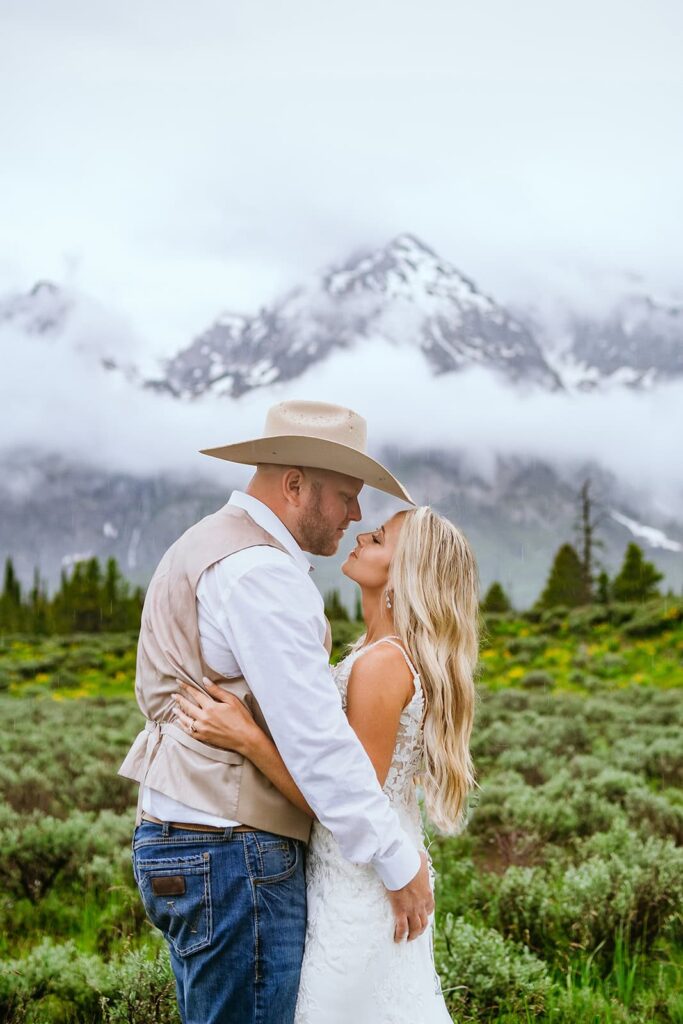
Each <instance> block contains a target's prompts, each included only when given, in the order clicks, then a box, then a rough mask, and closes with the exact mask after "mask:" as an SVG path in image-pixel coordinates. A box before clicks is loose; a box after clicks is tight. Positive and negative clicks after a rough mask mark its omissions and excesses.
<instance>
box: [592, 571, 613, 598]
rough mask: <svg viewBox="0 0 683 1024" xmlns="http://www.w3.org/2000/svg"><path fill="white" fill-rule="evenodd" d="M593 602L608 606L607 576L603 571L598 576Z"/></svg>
mask: <svg viewBox="0 0 683 1024" xmlns="http://www.w3.org/2000/svg"><path fill="white" fill-rule="evenodd" d="M595 600H596V601H597V602H598V604H609V602H610V582H609V576H608V575H607V573H606V572H605V571H604V569H603V571H602V572H601V573H600V575H599V576H598V589H597V590H596V592H595Z"/></svg>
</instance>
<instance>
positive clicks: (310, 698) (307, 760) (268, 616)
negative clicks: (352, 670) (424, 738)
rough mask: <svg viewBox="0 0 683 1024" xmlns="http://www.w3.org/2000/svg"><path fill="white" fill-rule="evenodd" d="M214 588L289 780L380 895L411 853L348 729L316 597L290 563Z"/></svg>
mask: <svg viewBox="0 0 683 1024" xmlns="http://www.w3.org/2000/svg"><path fill="white" fill-rule="evenodd" d="M273 556H274V557H273V558H272V560H271V559H269V564H268V565H267V567H266V566H265V565H260V566H257V567H254V568H251V569H249V570H247V571H246V572H245V573H243V574H242V575H240V576H239V578H238V579H237V580H234V579H233V580H232V581H231V582H230V584H229V585H226V586H224V587H221V601H220V610H219V623H218V624H219V626H220V628H221V631H222V633H223V634H224V636H225V639H226V641H227V643H228V644H229V646H230V648H231V649H232V651H233V653H234V655H235V658H236V660H237V662H238V664H239V666H240V669H241V671H242V673H243V674H244V677H245V679H246V680H247V682H248V684H249V687H250V688H251V690H252V692H253V694H254V696H255V697H256V699H257V701H258V702H259V705H260V707H261V710H262V712H263V715H264V717H265V719H266V721H267V723H268V728H269V729H270V731H271V733H272V736H273V739H274V741H275V744H276V745H277V748H278V750H279V751H280V754H281V756H282V758H283V760H284V762H285V764H286V765H287V768H288V769H289V771H290V773H291V775H292V777H293V778H294V781H295V782H296V784H297V786H298V787H299V789H300V790H301V792H302V793H303V794H304V796H305V798H306V800H307V801H308V803H309V805H310V807H311V808H312V810H313V811H314V812H315V814H316V816H317V818H318V820H319V821H320V822H322V824H323V825H325V826H326V827H327V828H328V829H329V830H330V831H331V832H332V834H333V835H334V837H335V839H336V840H337V842H338V843H339V846H340V848H341V850H342V853H343V854H344V856H345V857H346V858H347V859H348V860H350V861H352V862H355V863H363V864H372V866H373V867H374V868H375V870H376V871H377V874H378V875H379V877H380V878H381V880H382V882H383V883H384V885H385V886H386V887H387V889H400V888H402V887H403V886H404V885H406V884H407V883H408V882H409V881H410V880H411V879H412V878H414V876H415V875H416V874H417V872H418V870H419V867H420V856H419V853H418V851H417V849H416V847H415V844H414V843H413V842H412V841H411V839H410V838H409V837H408V835H407V834H406V833H405V832H404V830H403V829H402V828H401V825H400V823H399V820H398V817H397V815H396V812H395V811H394V809H393V808H392V806H391V804H390V802H389V799H388V797H387V796H386V794H385V793H384V792H383V791H382V789H381V787H380V785H379V782H378V780H377V776H376V774H375V770H374V767H373V765H372V762H371V761H370V758H369V757H368V755H367V754H366V752H365V750H364V749H363V747H362V745H361V743H360V741H359V740H358V737H357V736H356V734H355V733H354V731H353V730H352V728H351V726H350V725H349V723H348V721H347V718H346V715H345V714H344V712H343V710H342V707H341V702H340V698H339V692H338V690H337V688H336V686H335V683H334V680H333V679H332V676H331V673H330V668H329V664H328V658H327V652H326V650H325V648H324V646H323V642H322V641H323V634H322V633H321V630H323V628H324V616H323V612H322V599H321V598H320V595H319V593H318V591H317V589H316V588H315V585H314V584H313V582H312V581H311V580H310V579H308V578H307V576H306V575H305V574H304V573H303V572H302V571H301V569H300V568H299V567H297V566H296V565H295V564H294V562H293V561H292V560H291V559H290V558H288V557H283V556H282V554H281V553H280V552H276V551H273Z"/></svg>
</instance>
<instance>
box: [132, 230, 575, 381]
mask: <svg viewBox="0 0 683 1024" xmlns="http://www.w3.org/2000/svg"><path fill="white" fill-rule="evenodd" d="M365 339H367V340H370V341H371V340H373V339H374V340H377V339H383V340H384V341H388V342H389V343H390V344H392V345H395V346H397V347H398V346H401V347H410V348H413V349H415V350H416V351H417V352H419V353H420V354H421V355H422V357H423V358H425V359H426V360H427V362H428V363H429V365H430V366H431V369H432V371H433V372H434V373H435V374H441V373H449V372H453V371H458V370H462V369H466V368H467V367H469V366H485V367H488V368H490V369H491V370H493V371H494V372H498V373H501V374H502V375H503V376H505V377H507V378H508V379H510V380H512V381H524V382H526V383H529V384H537V385H541V386H543V387H546V388H549V389H551V390H555V389H557V388H559V387H561V384H560V381H559V379H558V377H557V375H556V374H555V373H554V371H553V370H552V369H551V368H550V367H549V366H548V364H547V362H546V361H545V359H544V357H543V354H542V353H541V351H540V349H539V347H538V345H537V343H536V341H535V339H534V338H533V336H532V335H531V333H530V331H529V330H528V328H527V327H525V326H524V324H522V323H521V322H519V321H518V320H516V319H515V318H514V317H513V316H512V315H511V314H510V313H509V312H508V311H507V310H506V309H505V308H504V307H502V306H500V305H498V304H497V303H496V302H494V300H493V299H491V298H489V297H488V296H486V295H484V294H483V293H482V292H480V291H478V289H477V288H476V286H475V285H474V283H473V282H472V281H470V280H469V279H468V278H466V277H464V276H463V275H462V274H461V273H460V271H459V270H457V268H456V267H454V266H453V265H452V264H450V263H447V262H446V261H445V260H442V259H440V257H439V256H438V255H437V254H436V253H435V252H434V251H433V250H432V249H430V248H429V247H428V246H427V245H425V244H424V242H422V241H421V240H420V239H419V238H417V237H416V236H415V235H411V234H409V233H407V232H404V233H402V234H399V235H397V236H396V237H395V238H393V239H391V240H390V241H389V242H388V243H387V244H386V245H384V246H382V247H380V248H378V249H373V250H365V251H364V252H361V253H355V254H354V255H353V256H351V257H350V258H349V259H348V260H347V261H346V262H345V263H343V264H342V265H340V266H336V267H331V268H330V269H328V270H324V271H323V272H322V273H321V274H320V275H319V277H318V278H316V279H314V281H312V282H311V283H310V285H309V286H307V287H302V288H296V289H294V290H293V291H292V292H290V293H289V294H288V295H286V296H283V297H282V298H281V299H280V300H278V301H276V302H274V303H273V304H272V305H270V306H267V307H265V308H264V309H262V310H260V312H259V313H258V314H257V315H256V316H254V317H252V318H247V319H245V320H244V321H242V320H241V319H240V318H228V319H222V320H219V321H216V322H215V323H214V324H213V325H212V326H211V327H210V328H209V329H208V330H207V331H204V332H203V334H201V335H200V336H199V337H198V338H196V339H195V340H194V342H193V343H192V344H191V345H190V346H189V347H188V348H187V349H185V350H184V351H182V352H180V353H178V355H177V356H176V357H175V358H174V359H172V360H170V361H169V362H168V363H167V364H166V368H165V371H166V372H165V379H164V380H162V381H155V382H150V383H151V386H153V387H155V388H162V389H165V390H169V391H171V392H172V393H173V394H175V395H178V396H184V395H186V396H188V397H189V396H196V395H201V394H203V393H204V392H205V391H207V390H212V391H214V392H217V393H219V394H226V395H231V396H232V397H239V395H241V394H244V393H245V392H247V391H250V390H252V389H253V388H257V387H264V386H268V385H270V384H272V383H274V382H275V381H278V382H283V381H286V380H293V379H295V378H296V377H298V376H300V375H301V374H302V373H304V372H305V371H306V370H307V369H308V367H310V366H312V365H314V364H316V363H321V362H323V361H324V360H325V359H327V358H328V356H329V355H330V354H331V353H333V352H335V351H338V350H340V349H350V348H353V347H354V346H356V345H358V344H359V343H361V342H363V341H364V340H365Z"/></svg>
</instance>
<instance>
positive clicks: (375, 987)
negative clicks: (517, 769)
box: [177, 507, 478, 1024]
mask: <svg viewBox="0 0 683 1024" xmlns="http://www.w3.org/2000/svg"><path fill="white" fill-rule="evenodd" d="M342 572H344V574H345V575H346V576H348V577H349V578H350V579H352V580H354V581H355V582H356V583H357V584H358V585H359V586H360V588H361V593H362V603H363V617H364V620H365V624H366V627H367V629H366V633H365V635H364V636H362V637H361V639H360V640H359V641H358V642H357V643H356V644H355V645H354V646H353V647H352V648H351V650H350V652H349V653H348V655H347V656H346V657H345V658H344V659H343V661H341V662H340V663H339V664H338V665H337V666H336V667H335V669H334V670H333V671H334V677H335V681H336V684H337V687H338V689H339V693H340V697H341V701H342V705H343V707H344V710H345V711H346V714H347V716H348V719H349V722H350V724H351V726H352V727H353V729H354V730H355V732H356V733H357V735H358V738H359V739H360V741H361V743H362V744H363V746H364V748H365V750H366V752H367V754H368V756H369V758H370V759H371V761H372V764H373V766H374V768H375V771H376V773H377V776H378V779H379V781H380V784H381V785H382V786H383V788H384V791H385V792H386V793H387V795H388V796H389V798H390V800H391V802H392V803H393V805H394V807H395V809H396V810H397V812H398V814H399V817H400V819H401V823H402V825H403V827H404V828H405V829H406V831H408V833H409V834H410V835H411V836H412V837H413V838H414V840H415V844H416V846H417V847H418V848H419V849H424V846H425V844H424V833H423V829H422V821H421V814H420V806H419V803H418V796H417V790H416V781H417V779H418V777H419V779H420V783H421V787H422V790H423V793H424V803H425V808H426V812H427V815H428V817H429V819H430V820H431V822H432V823H433V824H434V825H435V826H436V827H437V828H439V829H440V830H442V831H444V832H454V831H456V830H457V828H458V826H459V824H460V822H461V818H462V815H463V811H464V807H465V802H466V799H467V795H468V792H469V791H470V789H471V788H472V786H473V785H474V774H473V767H472V761H471V758H470V751H469V740H470V734H471V731H472V721H473V713H474V685H473V671H474V667H475V664H476V661H477V655H478V631H477V627H478V586H477V569H476V563H475V560H474V557H473V555H472V552H471V550H470V548H469V545H468V543H467V541H466V539H465V538H464V536H463V535H462V533H461V532H460V531H459V530H458V529H457V528H456V527H455V526H454V525H453V524H452V523H450V522H449V521H448V520H447V519H445V518H444V517H443V516H440V515H438V514H437V513H436V512H434V511H433V510H432V509H431V508H429V507H422V508H417V509H411V510H410V511H405V512H399V513H398V514H397V515H395V516H393V517H392V518H391V519H389V520H388V521H387V522H386V523H385V524H384V525H383V526H381V527H379V529H377V530H374V531H373V532H372V533H364V534H359V536H358V538H357V544H356V547H355V549H354V550H353V551H352V552H351V554H350V555H349V557H348V559H347V560H346V562H345V563H344V565H343V566H342ZM205 683H208V680H205ZM208 689H209V690H210V692H211V694H212V696H213V697H214V698H215V701H212V700H211V699H210V698H207V697H206V696H205V695H204V694H201V693H200V694H199V695H197V692H196V691H193V693H192V697H193V700H194V701H196V702H198V703H200V704H201V705H202V707H203V711H202V712H201V725H202V739H204V740H205V741H208V742H210V743H213V744H215V745H216V746H220V747H225V748H229V749H232V750H237V751H238V752H240V753H242V754H244V755H245V756H246V757H247V758H249V760H250V761H252V762H253V763H254V764H256V765H257V766H258V767H259V768H260V769H261V771H262V772H263V773H264V774H265V775H266V776H267V777H268V778H269V779H270V780H271V782H272V783H273V784H274V785H275V786H276V787H277V788H278V789H280V790H281V791H282V792H283V793H284V794H285V795H286V796H287V797H288V798H289V799H290V800H291V801H292V802H294V803H296V804H297V805H298V806H299V807H302V808H303V809H304V810H306V811H307V812H308V813H309V814H310V815H311V816H312V817H315V815H314V812H313V811H312V810H311V809H310V807H309V806H308V804H307V802H306V800H305V799H304V797H303V795H302V793H301V792H300V790H299V789H298V788H297V786H296V783H295V781H294V779H293V778H292V776H291V775H290V774H289V772H288V770H287V768H286V766H285V764H284V762H283V761H282V759H281V758H280V755H279V754H278V752H277V749H276V747H275V746H274V744H273V742H272V740H271V739H270V738H269V737H268V736H266V734H265V733H264V732H262V731H261V730H260V729H259V727H258V725H256V723H255V722H254V720H253V719H252V718H251V716H250V715H249V713H248V711H247V710H246V709H245V708H244V706H243V705H241V704H240V702H239V701H237V700H235V699H231V698H229V697H226V694H225V693H224V691H222V690H221V689H220V687H217V686H214V687H211V685H210V684H209V685H208ZM185 692H186V693H187V695H188V696H189V691H185ZM188 713H190V714H191V715H192V717H188ZM177 716H178V721H179V723H180V725H181V727H183V728H185V729H190V728H191V726H192V721H193V719H196V717H197V708H196V706H194V705H191V704H190V703H189V702H188V700H187V698H186V697H183V696H180V695H178V697H177ZM306 887H307V897H308V922H307V928H306V946H305V952H304V959H303V964H302V970H301V981H300V987H299V996H298V1002H297V1009H296V1017H295V1021H296V1024H404V1022H405V1024H447V1022H450V1016H449V1014H448V1012H447V1010H446V1005H445V1003H444V999H443V996H442V994H441V989H440V985H439V979H438V976H437V974H436V970H435V967H434V959H433V953H432V927H433V921H432V922H430V927H429V928H428V929H427V930H426V931H424V932H423V933H422V934H421V935H420V936H419V937H418V938H416V939H414V940H412V941H410V942H408V941H396V940H400V939H401V938H403V939H405V936H399V935H396V934H395V925H394V915H393V913H392V908H391V904H390V902H389V896H388V894H387V891H386V889H385V888H384V886H383V885H382V883H381V881H380V880H379V878H378V876H377V874H376V873H375V871H374V870H373V869H372V868H371V867H370V866H368V865H362V864H361V865H358V864H352V863H351V862H349V861H347V860H345V858H344V857H343V856H342V853H341V851H340V849H339V847H338V845H337V843H336V841H335V840H334V838H333V836H332V833H331V832H330V831H329V830H328V829H326V828H324V827H323V826H322V825H321V824H320V823H319V822H317V821H316V822H315V823H314V825H313V831H312V835H311V842H310V845H309V849H308V855H307V860H306Z"/></svg>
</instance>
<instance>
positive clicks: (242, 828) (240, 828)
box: [142, 811, 257, 832]
mask: <svg viewBox="0 0 683 1024" xmlns="http://www.w3.org/2000/svg"><path fill="white" fill-rule="evenodd" d="M142 820H143V821H151V822H152V824H153V825H170V826H171V828H185V829H189V830H190V832H225V831H226V829H230V830H231V831H232V832H256V831H257V829H255V828H250V827H249V825H195V824H194V822H189V821H162V820H161V818H155V817H154V815H153V814H148V813H147V811H143V812H142Z"/></svg>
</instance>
